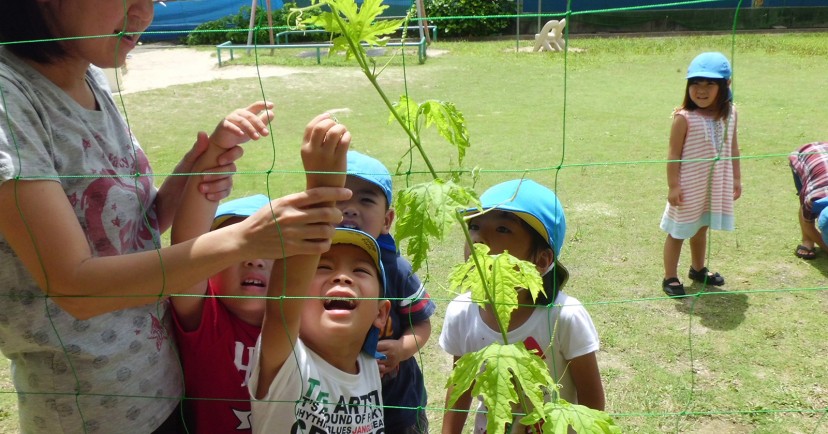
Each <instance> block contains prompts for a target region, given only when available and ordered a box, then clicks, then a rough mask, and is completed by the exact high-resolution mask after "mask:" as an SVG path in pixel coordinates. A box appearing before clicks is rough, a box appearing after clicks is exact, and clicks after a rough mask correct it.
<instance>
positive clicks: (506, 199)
mask: <svg viewBox="0 0 828 434" xmlns="http://www.w3.org/2000/svg"><path fill="white" fill-rule="evenodd" d="M480 203H481V205H483V210H487V209H491V208H495V209H499V210H502V211H509V212H511V213H514V214H515V215H517V216H518V217H520V218H521V219H522V220H523V221H525V222H526V223H528V224H529V226H531V227H532V229H534V230H535V231H536V232H537V233H539V234H540V235H541V236H542V237H543V238H544V239H545V240H546V242H547V243H549V246H550V247H551V248H552V250H553V251H554V252H555V259H556V260H557V258H558V255H559V254H560V253H561V247H562V246H563V241H564V237H565V236H566V217H565V216H564V210H563V205H561V202H560V201H559V200H558V197H557V196H556V195H555V192H553V191H552V190H550V189H548V188H546V187H544V186H542V185H540V184H538V183H537V182H535V181H532V180H531V179H514V180H512V181H506V182H502V183H500V184H497V185H495V186H493V187H491V188H489V189H488V190H486V191H485V192H484V193H483V195H482V196H480ZM475 211H477V210H467V211H466V213H467V214H468V213H470V212H475Z"/></svg>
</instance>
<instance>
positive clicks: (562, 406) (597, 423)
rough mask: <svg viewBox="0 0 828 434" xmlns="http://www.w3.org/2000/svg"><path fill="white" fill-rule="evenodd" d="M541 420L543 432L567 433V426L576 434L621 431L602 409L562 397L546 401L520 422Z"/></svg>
mask: <svg viewBox="0 0 828 434" xmlns="http://www.w3.org/2000/svg"><path fill="white" fill-rule="evenodd" d="M537 408H538V407H536V408H535V409H536V410H537ZM541 421H542V422H543V432H544V433H555V434H567V432H568V428H569V427H572V429H573V430H574V431H575V432H576V433H578V434H620V433H621V428H620V427H619V426H618V425H616V424H615V421H614V420H613V419H612V417H610V416H609V415H608V414H606V413H604V412H603V411H600V410H594V409H591V408H589V407H586V406H583V405H578V404H571V403H569V402H567V401H565V400H563V399H558V400H557V401H553V402H547V403H546V404H544V406H543V411H542V412H537V411H533V412H532V413H530V414H529V415H527V416H526V417H524V418H522V419H521V420H520V423H522V424H525V425H528V424H535V423H538V422H541Z"/></svg>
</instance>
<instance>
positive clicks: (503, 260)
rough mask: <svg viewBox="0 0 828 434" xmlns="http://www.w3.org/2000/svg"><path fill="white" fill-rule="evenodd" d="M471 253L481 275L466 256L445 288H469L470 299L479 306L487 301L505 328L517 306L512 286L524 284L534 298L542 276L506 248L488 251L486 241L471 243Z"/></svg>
mask: <svg viewBox="0 0 828 434" xmlns="http://www.w3.org/2000/svg"><path fill="white" fill-rule="evenodd" d="M473 254H474V255H476V257H477V262H478V263H479V264H480V268H481V269H482V270H483V273H482V276H481V273H480V272H478V271H477V267H476V265H475V262H474V258H472V257H471V256H470V257H469V260H468V261H466V263H465V264H461V265H459V266H456V267H454V269H453V270H452V272H451V274H450V275H449V290H450V291H455V292H463V291H465V290H467V288H469V289H471V293H472V296H471V298H472V301H474V302H475V303H478V304H480V305H483V306H485V305H488V304H491V305H492V306H493V309H494V311H495V315H496V316H497V318H498V323H499V324H500V325H501V327H503V328H504V329H505V330H508V329H509V321H510V319H511V315H512V311H514V310H515V309H517V306H518V293H517V291H516V288H527V289H528V290H529V292H530V293H531V295H532V298H533V300H534V299H535V298H537V295H538V294H539V293H542V292H544V290H543V280H542V279H541V277H540V274H538V271H537V269H536V268H535V265H534V264H532V263H531V262H528V261H522V260H520V259H517V258H515V257H514V256H512V255H510V254H509V252H508V251H505V252H503V253H500V254H498V255H490V254H489V247H488V246H487V245H485V244H475V245H474V252H473Z"/></svg>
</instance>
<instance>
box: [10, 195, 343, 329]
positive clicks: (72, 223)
mask: <svg viewBox="0 0 828 434" xmlns="http://www.w3.org/2000/svg"><path fill="white" fill-rule="evenodd" d="M347 193H348V192H347V190H344V191H343V189H317V190H315V191H308V192H304V193H300V194H296V195H291V196H287V197H284V198H281V199H277V200H276V201H274V202H273V203H272V206H273V208H274V209H273V212H274V213H275V215H276V221H277V222H278V224H279V225H280V226H281V231H279V230H278V229H277V228H276V226H277V223H275V222H274V219H273V217H272V214H271V210H270V209H267V210H260V211H259V212H257V213H256V214H254V215H253V216H251V217H250V218H248V219H247V220H245V221H243V222H241V223H238V224H235V225H232V226H228V227H226V228H222V229H220V230H217V231H213V232H210V233H207V234H204V235H202V236H200V237H198V238H195V239H192V240H189V241H186V242H183V243H181V244H177V245H174V246H171V247H167V248H163V249H158V250H150V251H145V252H140V253H132V254H127V255H117V256H105V257H95V256H93V255H92V251H91V249H90V247H89V243H88V241H87V239H86V236H85V235H84V232H83V229H82V228H81V226H80V223H78V218H77V216H76V215H75V213H74V210H73V209H72V206H71V205H70V204H69V200H68V199H67V198H66V194H65V192H64V191H63V189H62V188H61V186H60V184H59V183H57V182H54V181H16V180H10V181H6V182H4V183H3V184H2V185H0V203H3V204H4V207H3V209H2V210H0V233H2V234H3V236H4V237H5V238H6V240H7V241H8V243H9V245H10V246H11V248H12V249H13V250H14V252H15V253H16V254H17V256H18V257H19V258H20V260H21V261H22V263H23V265H24V266H25V267H26V269H27V270H28V271H29V273H31V275H32V276H33V278H34V280H35V281H36V282H37V284H38V285H39V286H40V288H41V289H42V290H43V292H45V293H46V294H48V295H49V296H52V297H55V302H56V303H58V304H59V305H60V306H61V307H62V308H63V309H64V310H66V311H67V312H68V313H69V314H71V315H73V316H75V317H76V318H79V319H87V318H90V317H93V316H96V315H100V314H102V313H107V312H111V311H115V310H120V309H125V308H128V307H134V306H140V305H144V304H147V303H152V302H154V301H157V300H158V297H160V296H163V295H166V294H168V293H171V292H180V291H182V290H183V289H186V288H190V287H192V286H193V285H194V284H195V283H197V282H199V281H202V280H204V279H206V278H207V277H208V276H211V275H213V274H215V273H216V272H218V271H220V270H222V269H224V268H226V267H228V266H229V265H232V264H234V263H236V262H240V261H243V260H246V259H252V258H274V259H275V258H277V257H279V256H281V254H282V251H281V250H280V249H276V248H274V246H279V245H281V244H283V245H284V246H285V250H284V252H285V254H286V255H292V254H301V253H314V252H318V251H319V246H318V243H315V242H313V238H314V237H318V236H319V235H322V234H324V233H325V232H324V231H321V230H319V229H318V226H319V224H320V223H325V224H332V223H331V222H332V220H336V215H335V212H334V211H335V208H333V209H331V208H309V207H311V206H314V205H315V204H320V203H328V202H331V201H336V200H343V199H344V198H345V197H347ZM265 211H266V212H265ZM336 222H338V220H337V221H336ZM322 236H324V235H322ZM282 238H283V239H282ZM89 297H95V299H93V300H89V299H88V298H89Z"/></svg>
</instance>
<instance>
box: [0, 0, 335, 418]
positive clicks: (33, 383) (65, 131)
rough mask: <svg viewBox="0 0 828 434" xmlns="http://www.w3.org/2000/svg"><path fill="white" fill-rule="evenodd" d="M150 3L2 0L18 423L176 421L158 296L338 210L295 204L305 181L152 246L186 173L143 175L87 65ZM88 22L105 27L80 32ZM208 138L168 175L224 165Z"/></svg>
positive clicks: (222, 183) (168, 343)
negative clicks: (219, 224)
mask: <svg viewBox="0 0 828 434" xmlns="http://www.w3.org/2000/svg"><path fill="white" fill-rule="evenodd" d="M152 8H153V6H152V2H150V1H149V0H126V1H103V2H99V1H94V2H92V1H74V2H71V3H70V2H63V1H60V2H42V1H37V0H19V1H12V2H8V1H3V2H0V42H2V43H4V45H2V46H0V203H2V204H3V206H2V207H0V311H2V312H3V317H4V320H3V321H2V324H0V350H2V352H3V354H4V355H5V356H7V357H8V358H9V359H11V372H12V381H13V382H14V386H15V389H16V391H17V393H18V412H17V417H18V419H19V423H20V427H19V428H20V431H21V432H26V433H29V432H101V433H112V432H144V433H148V432H159V433H162V432H181V431H182V429H181V427H180V422H181V417H180V412H179V411H177V410H176V407H177V406H178V404H179V401H180V398H181V396H182V377H181V367H180V364H179V361H178V358H177V356H176V352H175V349H174V348H173V346H172V340H171V339H170V338H169V336H168V335H167V333H166V327H167V326H169V324H170V315H168V310H167V307H168V303H167V300H166V296H167V295H168V294H169V293H172V292H181V291H183V290H185V289H186V288H189V287H191V286H193V285H195V284H196V283H197V282H199V281H203V280H205V279H207V278H208V277H209V276H211V275H213V274H215V273H217V272H219V271H220V270H222V269H224V268H226V267H228V266H230V265H232V264H236V263H239V262H241V261H244V260H246V259H250V258H259V257H266V258H271V259H275V258H276V257H277V255H279V253H280V252H276V251H274V249H273V245H274V240H278V239H279V236H280V229H281V230H282V231H285V229H288V230H286V231H285V233H286V234H287V235H286V237H287V238H288V241H287V242H286V243H285V245H286V246H289V250H288V251H286V252H284V253H285V254H297V253H302V254H306V253H315V252H318V251H320V250H319V249H320V244H319V243H306V242H304V241H303V240H304V239H305V234H306V233H308V230H311V231H314V232H311V233H312V234H315V233H316V232H318V230H316V229H315V226H313V224H316V223H320V222H321V221H320V216H321V215H326V217H329V218H335V217H338V214H339V210H336V208H334V207H333V203H331V204H330V207H323V208H322V209H323V210H327V211H318V210H316V209H314V210H313V212H312V213H311V212H310V211H307V212H305V211H302V210H304V209H305V208H307V207H308V206H309V204H308V202H309V194H311V193H302V195H301V197H300V198H297V199H291V200H290V201H286V200H284V201H274V205H273V206H274V207H275V208H276V210H275V211H276V212H275V213H274V212H272V211H271V210H267V213H265V212H257V213H256V214H255V215H254V216H251V218H250V219H247V220H245V221H244V222H243V223H239V224H236V225H232V226H230V227H227V228H222V229H219V230H217V231H214V232H210V233H207V234H204V235H202V236H199V237H197V238H195V239H192V240H189V241H186V242H182V243H180V244H178V245H175V246H170V247H165V248H161V234H162V233H163V232H164V231H166V230H167V229H168V228H169V226H170V225H171V223H172V220H173V217H174V215H175V214H176V212H177V211H178V206H179V202H180V199H181V192H182V191H183V190H184V184H185V182H186V181H187V178H186V177H184V176H168V177H166V179H165V180H164V182H163V184H162V185H161V187H160V188H156V187H155V186H154V185H153V183H152V180H153V174H152V169H151V167H150V165H149V162H148V159H147V156H146V155H145V153H144V151H143V150H142V148H141V146H139V144H138V142H137V140H136V139H135V137H134V136H133V135H132V132H131V129H130V127H129V125H128V124H127V123H126V122H125V120H124V118H123V117H122V116H121V114H120V112H119V110H118V108H117V106H116V104H115V101H114V100H113V99H112V96H111V95H110V91H109V86H108V83H107V81H106V77H105V76H104V74H103V73H102V71H101V70H100V69H98V67H104V68H112V67H117V66H120V65H123V63H124V61H125V59H126V56H127V54H128V53H129V52H130V50H131V49H132V48H134V47H135V45H136V44H137V41H138V35H137V33H140V32H141V31H143V30H144V29H146V27H147V26H148V25H149V23H150V21H151V20H152V16H153V9H152ZM121 31H123V32H128V33H129V34H122V33H121ZM96 35H105V36H106V35H109V37H95V38H84V37H85V36H96ZM57 38H60V39H61V40H59V41H58V40H55V39H57ZM22 41H37V42H28V43H22ZM11 42H14V43H11ZM5 43H9V44H5ZM246 128H247V127H246V126H245V127H244V128H243V129H244V130H246ZM248 134H251V133H248ZM225 143H228V144H230V145H232V142H225ZM168 145H172V144H168ZM211 147H212V145H210V143H209V141H208V140H207V135H206V134H200V135H199V140H197V141H196V144H195V146H194V147H193V149H192V150H191V151H190V152H188V153H187V154H186V155H185V156H184V158H183V159H182V161H181V162H180V163H179V164H178V166H177V167H176V168H175V169H174V171H173V172H174V173H176V174H183V173H190V172H193V169H194V168H195V167H196V166H198V167H199V170H202V169H203V170H206V171H211V172H233V171H234V170H235V168H234V167H235V166H234V164H233V161H234V160H235V158H237V157H238V156H239V155H240V152H239V150H240V148H238V147H237V146H232V147H231V148H230V149H216V150H215V151H217V152H212V154H211V156H210V158H206V157H204V156H202V154H204V153H205V151H206V150H208V151H209V150H210V149H211ZM201 163H204V164H201ZM198 179H199V181H200V185H198V191H199V192H200V193H201V194H202V195H204V196H205V197H206V198H207V199H210V200H220V199H222V198H224V197H226V196H227V194H228V192H229V188H230V185H231V180H230V177H229V176H227V175H205V176H200V177H198ZM343 194H345V190H344V189H342V190H339V189H322V190H318V191H316V192H315V193H313V194H312V198H313V201H316V203H319V204H323V203H328V202H333V201H336V200H338V199H340V198H344V197H347V196H343ZM296 204H298V205H299V206H300V208H296V207H294V206H292V205H296ZM289 205H290V206H291V207H290V208H291V209H290V211H291V215H290V216H289V218H287V217H285V216H284V214H285V212H286V211H287V210H288V206H289ZM295 209H299V210H300V211H301V215H299V216H297V215H296V214H297V213H295V212H293V211H294V210H295ZM274 214H275V215H276V216H277V219H276V220H277V221H276V222H274V218H273V216H274ZM209 215H212V213H211V214H209ZM335 222H339V219H336V220H335ZM326 223H328V222H326Z"/></svg>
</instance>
